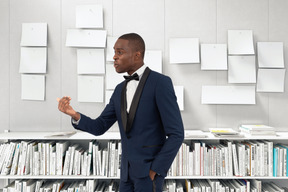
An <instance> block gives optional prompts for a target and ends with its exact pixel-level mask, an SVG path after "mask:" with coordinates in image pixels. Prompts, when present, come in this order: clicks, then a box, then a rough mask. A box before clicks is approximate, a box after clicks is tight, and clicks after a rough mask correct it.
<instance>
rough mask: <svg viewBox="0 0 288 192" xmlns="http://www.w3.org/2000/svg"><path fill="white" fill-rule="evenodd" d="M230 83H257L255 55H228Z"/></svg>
mask: <svg viewBox="0 0 288 192" xmlns="http://www.w3.org/2000/svg"><path fill="white" fill-rule="evenodd" d="M228 65H229V67H228V82H229V83H256V64H255V56H229V57H228Z"/></svg>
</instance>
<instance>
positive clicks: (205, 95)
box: [202, 86, 255, 104]
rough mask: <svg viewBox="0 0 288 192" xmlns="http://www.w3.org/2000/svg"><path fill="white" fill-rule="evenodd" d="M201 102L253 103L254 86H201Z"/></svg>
mask: <svg viewBox="0 0 288 192" xmlns="http://www.w3.org/2000/svg"><path fill="white" fill-rule="evenodd" d="M202 104H255V86H202Z"/></svg>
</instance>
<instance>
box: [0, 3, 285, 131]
mask: <svg viewBox="0 0 288 192" xmlns="http://www.w3.org/2000/svg"><path fill="white" fill-rule="evenodd" d="M81 4H102V5H103V7H104V29H106V30H107V31H108V35H110V36H119V35H122V34H123V33H127V32H137V33H139V34H140V35H142V36H143V38H144V39H145V41H146V46H147V49H149V50H161V51H162V52H163V73H164V74H166V75H169V76H170V77H171V78H172V80H173V82H174V85H183V86H184V89H185V111H183V112H182V117H183V121H184V125H185V128H186V129H191V128H195V129H203V130H208V128H209V127H233V128H235V129H236V128H237V127H238V125H239V124H241V123H263V124H268V125H271V126H275V127H277V129H278V130H285V128H286V127H288V121H286V114H288V97H287V96H288V94H287V91H288V89H287V86H288V80H287V75H286V80H285V82H286V86H285V90H286V92H285V93H256V102H257V104H256V105H202V104H201V87H202V85H226V84H228V83H227V71H218V72H216V71H201V70H200V64H183V65H175V64H169V44H168V42H169V39H170V38H173V37H195V38H199V39H200V43H227V30H228V29H243V30H245V29H250V30H253V34H254V43H255V45H256V42H257V41H282V42H284V46H285V47H284V51H285V58H284V60H285V63H287V59H288V57H287V54H288V49H287V45H288V12H287V10H288V1H287V0H277V1H276V0H253V1H251V0H177V1H175V0H145V1H143V0H21V1H19V0H1V1H0V25H1V27H0V58H1V62H0V65H1V70H0V87H1V94H0V105H1V107H0V115H1V128H0V131H1V130H2V131H3V130H4V129H10V130H11V131H36V130H43V131H48V130H49V131H64V130H72V127H71V125H70V118H68V117H67V116H65V115H62V114H61V113H60V112H59V111H58V109H57V101H56V98H57V97H61V96H64V95H69V96H71V97H72V98H73V101H72V105H73V106H74V108H75V109H76V110H78V111H81V112H83V113H85V114H87V115H89V116H91V117H97V116H98V115H99V114H100V113H101V111H102V110H103V108H104V104H102V103H100V104H99V103H96V104H95V103H78V102H77V73H76V49H74V48H69V47H66V46H65V41H66V31H67V29H68V28H75V7H76V5H81ZM28 22H46V23H48V72H47V74H46V99H45V101H43V102H41V101H22V100H21V81H20V80H21V79H20V77H21V76H20V74H19V73H18V70H19V61H20V39H21V24H22V23H28ZM113 130H117V128H113Z"/></svg>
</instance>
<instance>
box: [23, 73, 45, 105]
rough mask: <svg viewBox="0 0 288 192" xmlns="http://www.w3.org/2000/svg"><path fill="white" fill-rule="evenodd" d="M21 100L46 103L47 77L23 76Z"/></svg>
mask: <svg viewBox="0 0 288 192" xmlns="http://www.w3.org/2000/svg"><path fill="white" fill-rule="evenodd" d="M21 88H22V90H21V99H22V100H37V101H44V99H45V76H44V75H23V74H22V75H21Z"/></svg>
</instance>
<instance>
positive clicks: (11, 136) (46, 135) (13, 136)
mask: <svg viewBox="0 0 288 192" xmlns="http://www.w3.org/2000/svg"><path fill="white" fill-rule="evenodd" d="M65 133H66V132H44V131H43V132H41V131H39V132H37V131H33V132H8V133H0V140H30V139H31V140H91V139H96V140H120V139H121V138H120V133H119V132H106V133H105V134H103V135H100V136H94V135H92V134H90V133H87V132H82V131H77V132H75V134H71V135H67V136H53V135H59V134H62V135H63V134H65ZM67 133H70V132H67ZM204 135H205V136H206V137H198V136H196V137H191V136H189V137H187V136H185V140H201V141H202V140H203V141H207V140H263V139H265V140H273V141H275V140H288V132H277V133H276V136H270V135H268V136H266V135H265V136H262V135H259V136H249V135H244V136H243V137H237V136H236V137H231V136H230V137H215V136H214V135H213V134H211V133H210V132H204Z"/></svg>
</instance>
